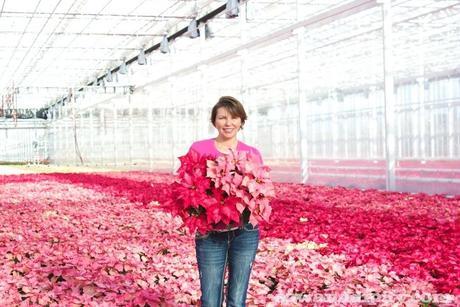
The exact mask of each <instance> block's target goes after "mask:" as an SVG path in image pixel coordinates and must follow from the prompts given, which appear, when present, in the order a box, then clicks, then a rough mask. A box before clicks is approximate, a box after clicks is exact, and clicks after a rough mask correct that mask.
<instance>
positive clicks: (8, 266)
mask: <svg viewBox="0 0 460 307" xmlns="http://www.w3.org/2000/svg"><path fill="white" fill-rule="evenodd" d="M173 180H174V178H172V177H171V176H169V177H168V176H166V175H162V174H152V173H140V172H136V173H134V174H132V175H131V173H111V174H104V175H103V176H102V175H101V174H53V175H27V176H14V177H2V176H0V194H1V195H2V197H0V207H1V209H2V214H1V215H0V255H4V258H3V260H4V261H3V262H2V261H0V276H2V278H0V303H1V304H0V305H2V306H3V305H4V306H21V305H24V306H25V305H34V306H36V305H39V304H41V305H43V306H45V305H49V306H82V305H84V306H107V307H109V306H129V305H130V304H132V303H133V301H134V299H136V298H138V299H139V302H140V303H141V302H142V299H141V298H142V295H141V294H140V293H142V291H144V290H147V291H150V289H153V290H152V291H151V292H150V293H147V294H152V295H154V296H152V297H150V298H148V295H147V296H144V299H145V300H144V302H145V301H148V300H149V299H150V302H152V305H154V303H153V302H154V300H153V298H154V297H158V298H159V299H160V302H161V304H164V305H168V304H169V305H172V306H197V305H199V304H200V302H199V296H200V291H199V275H198V271H197V268H196V258H195V254H194V245H193V237H192V236H190V234H189V233H188V231H187V229H183V228H181V225H182V223H183V222H182V220H181V219H180V218H178V217H175V216H174V215H171V214H170V213H171V212H172V211H173V210H171V207H167V206H166V205H165V201H166V200H167V199H168V197H169V196H170V194H169V193H170V183H171V182H173ZM276 188H277V198H276V199H274V200H272V201H271V202H270V205H271V206H272V207H273V208H274V210H273V214H272V215H271V217H270V225H264V224H262V225H261V232H262V237H263V239H262V240H261V242H260V245H259V251H258V254H257V257H256V263H255V264H254V267H253V272H252V277H251V282H250V287H249V293H248V302H247V305H248V306H360V305H361V306H362V305H366V304H367V305H368V306H369V305H371V306H394V305H397V306H429V304H430V301H431V302H432V304H433V305H434V304H436V305H438V306H459V304H460V301H459V296H460V293H459V292H458V289H459V288H458V274H459V271H458V268H459V267H460V266H459V265H457V264H458V261H459V260H458V259H459V258H458V253H457V252H456V248H457V246H458V242H459V239H458V236H457V235H456V234H457V232H456V231H455V230H456V229H457V228H458V227H457V226H458V216H459V208H460V206H459V205H460V198H457V199H455V198H452V199H450V198H446V197H444V196H440V195H438V196H436V195H434V196H428V195H423V194H405V193H388V192H382V191H376V190H368V191H361V190H356V189H345V188H340V187H324V186H307V185H300V184H276ZM247 193H248V194H249V192H247ZM247 199H248V201H249V196H248V197H247ZM154 203H157V204H154ZM307 240H308V241H307ZM314 242H316V243H314ZM320 243H321V244H324V245H323V247H320V246H321V244H320ZM310 248H312V249H310ZM317 248H320V249H317ZM0 259H1V256H0ZM115 267H117V269H115ZM58 274H60V276H61V277H59V276H56V275H58ZM379 276H380V278H379ZM139 280H143V281H146V282H148V284H149V285H150V288H145V289H144V288H143V287H144V285H143V283H142V282H140V283H138V281H139ZM86 286H90V287H93V288H94V290H95V291H94V292H93V293H91V295H92V296H89V295H87V294H89V292H86V294H85V293H82V292H81V289H83V288H84V287H86ZM144 294H145V292H144ZM326 295H329V296H327V297H326ZM361 298H363V300H361ZM317 299H320V300H321V299H322V300H324V299H335V301H331V302H329V303H324V302H319V301H318V300H317ZM358 299H359V300H360V301H359V302H360V303H358V302H357V301H356V302H351V301H352V300H358ZM309 300H310V301H309ZM315 300H316V301H315ZM347 300H348V301H347ZM347 302H348V303H347ZM422 302H425V303H424V304H425V305H423V304H422Z"/></svg>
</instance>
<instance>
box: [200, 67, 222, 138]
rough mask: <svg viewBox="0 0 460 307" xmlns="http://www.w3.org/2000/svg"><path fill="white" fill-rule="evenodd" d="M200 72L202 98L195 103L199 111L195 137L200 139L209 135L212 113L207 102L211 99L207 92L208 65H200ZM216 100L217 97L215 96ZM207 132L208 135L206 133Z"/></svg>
mask: <svg viewBox="0 0 460 307" xmlns="http://www.w3.org/2000/svg"><path fill="white" fill-rule="evenodd" d="M198 71H199V72H198V74H199V75H200V81H199V83H200V85H199V86H200V93H199V95H200V98H199V99H198V102H197V103H196V104H195V105H196V108H197V113H196V114H195V117H196V120H197V121H198V122H197V124H196V133H195V135H194V139H195V140H198V139H201V138H204V137H207V133H208V127H209V122H210V114H208V108H207V103H208V101H209V97H207V95H209V94H208V93H207V89H208V86H207V85H208V66H207V65H201V66H199V67H198ZM213 99H214V100H216V99H217V97H213ZM204 134H206V136H205V135H204Z"/></svg>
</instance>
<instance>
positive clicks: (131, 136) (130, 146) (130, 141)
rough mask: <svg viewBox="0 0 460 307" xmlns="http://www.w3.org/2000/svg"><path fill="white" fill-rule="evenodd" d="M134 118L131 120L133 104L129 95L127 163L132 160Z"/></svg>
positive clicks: (130, 162) (131, 162)
mask: <svg viewBox="0 0 460 307" xmlns="http://www.w3.org/2000/svg"><path fill="white" fill-rule="evenodd" d="M133 126H134V120H133V105H132V97H131V95H130V96H129V164H130V165H132V164H133V163H134V161H133V147H134V129H133Z"/></svg>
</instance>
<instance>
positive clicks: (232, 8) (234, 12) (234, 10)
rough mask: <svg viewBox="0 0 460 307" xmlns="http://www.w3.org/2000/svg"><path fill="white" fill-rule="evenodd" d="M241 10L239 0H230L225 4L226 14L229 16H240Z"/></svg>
mask: <svg viewBox="0 0 460 307" xmlns="http://www.w3.org/2000/svg"><path fill="white" fill-rule="evenodd" d="M239 12H240V9H239V7H238V0H228V1H227V5H226V6H225V16H226V17H227V18H235V17H238V13H239Z"/></svg>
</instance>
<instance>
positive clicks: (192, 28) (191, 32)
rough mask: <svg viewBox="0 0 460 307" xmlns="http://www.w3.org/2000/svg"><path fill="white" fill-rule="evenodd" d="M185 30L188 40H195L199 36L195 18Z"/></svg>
mask: <svg viewBox="0 0 460 307" xmlns="http://www.w3.org/2000/svg"><path fill="white" fill-rule="evenodd" d="M187 30H188V37H190V38H197V37H199V36H200V30H199V29H198V26H197V22H196V18H193V20H192V21H191V22H190V24H189V25H188V28H187Z"/></svg>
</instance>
